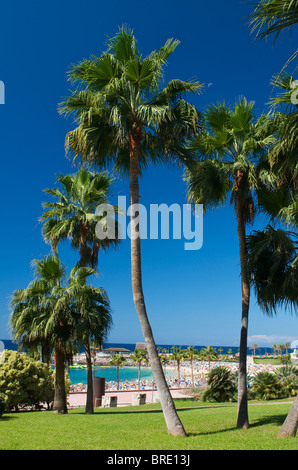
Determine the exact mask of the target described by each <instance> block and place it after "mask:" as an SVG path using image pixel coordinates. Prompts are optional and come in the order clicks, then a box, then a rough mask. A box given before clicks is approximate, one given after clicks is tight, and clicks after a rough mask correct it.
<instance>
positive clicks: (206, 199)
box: [186, 98, 272, 428]
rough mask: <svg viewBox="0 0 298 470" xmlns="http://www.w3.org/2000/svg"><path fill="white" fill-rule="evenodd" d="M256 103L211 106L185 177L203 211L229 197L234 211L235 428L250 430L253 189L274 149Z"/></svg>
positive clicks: (192, 199) (241, 102) (193, 199)
mask: <svg viewBox="0 0 298 470" xmlns="http://www.w3.org/2000/svg"><path fill="white" fill-rule="evenodd" d="M253 106H254V103H253V102H250V103H248V102H247V100H246V99H245V98H240V99H238V101H237V102H236V104H235V106H234V109H230V108H229V107H228V106H227V105H226V104H224V103H223V104H218V105H211V106H209V107H208V108H207V111H206V113H205V120H206V129H205V131H204V132H203V133H202V134H201V135H200V136H198V138H197V139H195V140H194V142H193V144H192V148H193V149H194V150H196V151H197V152H198V157H197V161H196V162H195V163H194V164H192V166H191V167H189V168H188V169H187V171H186V182H187V184H188V194H189V198H190V200H191V201H192V202H193V203H196V204H203V205H204V209H205V211H206V210H208V209H210V208H211V209H212V208H216V207H220V206H221V205H223V204H224V203H225V202H226V201H227V199H228V197H229V196H230V197H231V199H230V200H231V202H232V203H233V205H234V208H235V212H236V220H237V233H238V241H239V253H240V267H241V291H242V316H241V335H240V359H239V383H238V417H237V427H239V428H247V427H248V426H249V421H248V411H247V384H246V358H247V332H248V313H249V301H250V284H249V277H248V269H247V249H246V226H247V225H248V224H249V223H252V222H253V220H254V216H255V205H254V189H256V186H257V181H258V175H257V172H256V166H255V163H256V162H257V161H258V157H259V154H260V152H262V150H263V149H264V148H266V147H267V145H268V144H269V143H271V141H272V139H271V137H270V136H266V135H265V136H264V135H263V134H262V132H260V131H259V129H260V125H261V123H262V124H263V122H264V120H265V118H264V117H261V118H260V119H259V120H258V121H257V120H256V119H255V117H254V115H253Z"/></svg>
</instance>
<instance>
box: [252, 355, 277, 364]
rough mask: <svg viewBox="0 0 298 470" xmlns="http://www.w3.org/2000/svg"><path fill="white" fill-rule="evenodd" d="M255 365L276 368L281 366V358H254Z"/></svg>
mask: <svg viewBox="0 0 298 470" xmlns="http://www.w3.org/2000/svg"><path fill="white" fill-rule="evenodd" d="M254 362H255V364H272V365H274V366H278V365H281V364H282V362H281V358H280V357H254Z"/></svg>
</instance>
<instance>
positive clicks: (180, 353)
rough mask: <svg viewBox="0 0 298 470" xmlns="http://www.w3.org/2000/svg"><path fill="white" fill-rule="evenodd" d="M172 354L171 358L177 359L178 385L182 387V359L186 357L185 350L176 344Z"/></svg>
mask: <svg viewBox="0 0 298 470" xmlns="http://www.w3.org/2000/svg"><path fill="white" fill-rule="evenodd" d="M171 351H172V353H171V355H170V359H171V360H172V361H176V363H177V372H178V387H180V364H181V361H183V359H184V358H185V352H184V351H182V349H181V348H176V347H175V346H173V347H172V348H171Z"/></svg>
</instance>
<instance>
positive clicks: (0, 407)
mask: <svg viewBox="0 0 298 470" xmlns="http://www.w3.org/2000/svg"><path fill="white" fill-rule="evenodd" d="M5 410H6V400H5V396H4V394H3V393H0V418H1V416H2V415H3V413H4V411H5Z"/></svg>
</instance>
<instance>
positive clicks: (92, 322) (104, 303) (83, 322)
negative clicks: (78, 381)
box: [64, 267, 112, 414]
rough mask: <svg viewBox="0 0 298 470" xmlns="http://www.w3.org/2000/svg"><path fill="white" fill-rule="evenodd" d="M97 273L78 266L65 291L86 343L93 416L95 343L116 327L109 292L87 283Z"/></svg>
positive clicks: (80, 336)
mask: <svg viewBox="0 0 298 470" xmlns="http://www.w3.org/2000/svg"><path fill="white" fill-rule="evenodd" d="M95 273H96V271H95V270H94V269H91V268H86V267H75V268H73V269H72V271H71V273H70V278H69V281H68V286H67V287H66V288H65V296H64V298H65V302H66V304H67V305H68V306H69V307H70V308H71V310H72V311H73V312H76V313H77V315H79V320H78V325H77V341H78V343H79V344H83V345H84V348H85V353H86V363H87V397H86V410H85V413H86V414H91V413H93V411H94V409H93V373H92V354H91V346H90V344H92V343H94V342H95V343H102V342H103V341H104V340H105V339H106V338H107V335H108V332H109V331H110V329H111V326H112V316H111V311H110V305H109V299H108V297H107V294H106V292H105V291H104V290H103V289H102V288H99V287H94V286H92V285H91V284H88V283H87V280H88V278H89V277H90V276H92V275H94V274H95Z"/></svg>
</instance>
